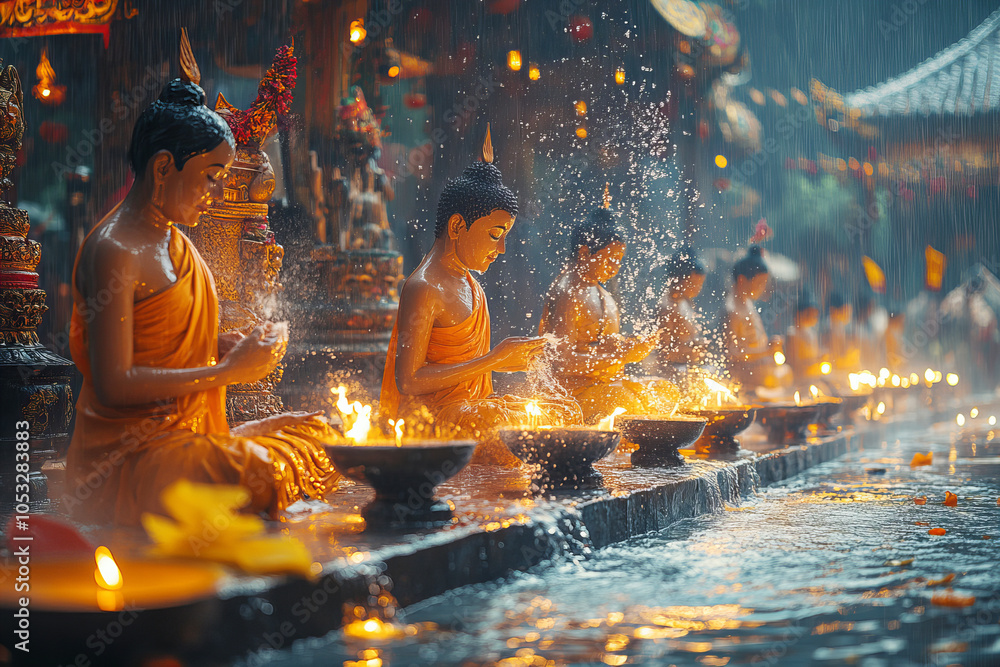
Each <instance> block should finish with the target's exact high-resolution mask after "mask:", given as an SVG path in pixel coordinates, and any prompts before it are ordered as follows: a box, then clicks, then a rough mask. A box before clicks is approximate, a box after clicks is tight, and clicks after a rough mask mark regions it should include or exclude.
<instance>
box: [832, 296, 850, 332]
mask: <svg viewBox="0 0 1000 667" xmlns="http://www.w3.org/2000/svg"><path fill="white" fill-rule="evenodd" d="M853 310H854V309H853V307H852V306H851V302H850V301H848V300H847V299H845V298H844V295H843V294H841V293H840V292H834V293H832V294H831V295H830V299H829V314H830V322H832V323H833V324H838V325H847V324H850V322H851V317H852V316H853V314H854V313H853Z"/></svg>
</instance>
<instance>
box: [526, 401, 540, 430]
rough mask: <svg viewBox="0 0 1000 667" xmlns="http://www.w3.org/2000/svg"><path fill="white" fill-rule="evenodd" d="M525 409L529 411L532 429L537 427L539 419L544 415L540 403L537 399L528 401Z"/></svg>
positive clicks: (529, 424)
mask: <svg viewBox="0 0 1000 667" xmlns="http://www.w3.org/2000/svg"><path fill="white" fill-rule="evenodd" d="M524 409H525V411H526V412H527V413H528V426H530V427H531V428H532V429H537V428H538V420H539V418H540V417H541V416H542V410H541V408H539V407H538V403H537V402H535V401H528V404H527V405H526V406H525V408H524Z"/></svg>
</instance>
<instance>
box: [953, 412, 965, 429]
mask: <svg viewBox="0 0 1000 667" xmlns="http://www.w3.org/2000/svg"><path fill="white" fill-rule="evenodd" d="M955 423H956V424H958V425H959V426H965V415H963V414H962V413H961V412H959V413H958V416H957V417H955Z"/></svg>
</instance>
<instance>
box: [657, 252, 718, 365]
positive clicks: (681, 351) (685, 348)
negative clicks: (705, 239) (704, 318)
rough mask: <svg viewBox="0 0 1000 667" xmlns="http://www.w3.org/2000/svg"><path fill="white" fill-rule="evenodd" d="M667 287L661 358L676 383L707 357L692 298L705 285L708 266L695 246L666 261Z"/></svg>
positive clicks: (661, 322)
mask: <svg viewBox="0 0 1000 667" xmlns="http://www.w3.org/2000/svg"><path fill="white" fill-rule="evenodd" d="M666 273H667V276H666V277H667V289H666V291H665V292H664V293H663V297H662V298H661V299H660V318H659V325H660V342H659V361H660V367H661V368H662V369H663V371H664V373H665V375H666V376H667V377H669V378H670V379H671V380H673V381H675V382H683V380H685V379H686V378H687V371H688V366H690V365H693V364H698V363H699V362H701V361H702V360H703V359H704V358H705V354H706V352H707V350H708V341H707V340H706V339H705V337H704V335H703V334H702V327H701V322H700V317H699V315H698V312H697V311H696V310H695V308H694V306H692V305H691V300H692V299H694V298H695V297H696V296H698V294H699V293H700V292H701V288H702V287H703V286H704V285H705V274H706V271H705V265H704V264H702V263H701V260H699V259H698V257H697V255H695V252H694V249H693V248H691V247H690V246H684V247H683V248H681V249H679V250H678V251H677V252H675V253H674V254H673V255H671V256H670V259H669V260H667V272H666Z"/></svg>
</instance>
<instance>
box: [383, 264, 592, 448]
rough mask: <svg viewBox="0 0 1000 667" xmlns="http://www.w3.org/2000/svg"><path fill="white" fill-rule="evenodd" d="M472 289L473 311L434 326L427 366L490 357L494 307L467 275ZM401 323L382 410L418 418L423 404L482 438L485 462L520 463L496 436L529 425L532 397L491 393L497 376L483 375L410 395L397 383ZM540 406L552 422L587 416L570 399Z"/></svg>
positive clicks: (461, 431) (463, 432) (439, 418)
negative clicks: (459, 319) (505, 429)
mask: <svg viewBox="0 0 1000 667" xmlns="http://www.w3.org/2000/svg"><path fill="white" fill-rule="evenodd" d="M466 278H467V279H468V281H469V286H470V287H471V288H472V294H473V305H472V314H471V315H469V317H468V318H467V319H466V320H465V321H464V322H460V323H459V324H456V325H454V326H450V327H434V328H433V329H431V338H430V341H429V342H428V344H427V363H428V364H459V363H462V362H465V361H470V360H472V359H477V358H479V357H482V356H484V355H486V353H488V352H489V351H490V311H489V308H488V307H487V305H486V294H485V293H484V292H483V288H482V287H480V285H479V283H478V282H476V280H475V279H474V278H473V277H472V274H469V273H467V274H466ZM398 328H399V322H398V321H397V322H396V325H395V326H393V329H392V337H391V338H390V340H389V350H388V354H387V356H386V363H385V373H384V374H383V375H382V395H381V398H380V400H379V410H380V412H381V413H382V415H383V416H385V417H387V418H390V419H398V418H399V417H404V418H406V417H409V418H410V419H417V420H419V419H420V417H419V414H420V413H421V409H422V408H426V410H427V411H428V412H429V413H430V416H431V417H432V418H433V419H434V420H435V422H436V423H437V424H439V425H441V426H445V427H453V428H454V429H455V430H456V431H457V435H458V436H459V437H470V438H474V439H480V440H482V441H483V442H482V446H481V447H480V448H479V450H477V452H476V454H477V460H479V461H481V462H492V463H500V464H505V465H512V464H516V462H517V459H515V458H514V457H513V455H512V454H510V452H508V451H507V449H506V447H504V446H503V445H502V444H501V443H500V442H499V441H498V440H496V439H495V438H494V437H493V434H494V432H495V430H496V429H497V428H500V427H503V426H511V425H520V424H526V423H528V412H527V404H528V402H529V401H530V400H532V399H526V398H520V397H518V396H511V395H509V394H508V395H505V396H497V395H495V394H494V393H493V374H492V373H491V372H486V373H483V374H482V375H478V376H476V377H474V378H471V379H469V380H466V381H464V382H461V383H459V384H457V385H455V386H453V387H448V388H447V389H441V390H439V391H436V392H434V393H431V394H422V395H419V396H409V395H406V394H401V393H400V392H399V389H398V387H397V386H396V345H397V342H396V341H397V337H398ZM533 400H535V401H536V402H537V403H538V407H539V408H540V409H541V410H542V415H543V416H542V417H541V421H540V422H539V423H547V424H553V425H560V424H567V423H569V424H572V423H580V422H581V421H582V419H583V414H582V413H581V412H580V407H579V405H577V404H576V402H575V401H574V400H572V399H565V398H559V397H552V396H546V397H540V398H536V399H533Z"/></svg>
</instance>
